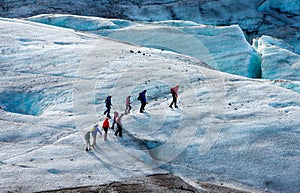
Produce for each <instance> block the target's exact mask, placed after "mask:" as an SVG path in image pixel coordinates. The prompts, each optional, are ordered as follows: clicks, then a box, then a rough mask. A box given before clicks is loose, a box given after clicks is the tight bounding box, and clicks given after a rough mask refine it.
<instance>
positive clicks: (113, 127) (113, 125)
mask: <svg viewBox="0 0 300 193" xmlns="http://www.w3.org/2000/svg"><path fill="white" fill-rule="evenodd" d="M115 123H116V120H114V122H113V124H112V126H111V129H112V130H114V129H115Z"/></svg>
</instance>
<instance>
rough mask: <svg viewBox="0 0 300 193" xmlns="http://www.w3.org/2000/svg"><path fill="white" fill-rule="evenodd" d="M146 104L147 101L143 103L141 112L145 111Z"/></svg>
mask: <svg viewBox="0 0 300 193" xmlns="http://www.w3.org/2000/svg"><path fill="white" fill-rule="evenodd" d="M145 106H146V103H142V106H141V109H140V112H141V113H142V112H144V110H145Z"/></svg>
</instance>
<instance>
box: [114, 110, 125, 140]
mask: <svg viewBox="0 0 300 193" xmlns="http://www.w3.org/2000/svg"><path fill="white" fill-rule="evenodd" d="M123 116H124V114H123V113H122V114H121V116H120V117H118V118H117V131H116V132H115V136H118V133H119V137H123V127H122V123H121V119H122V117H123Z"/></svg>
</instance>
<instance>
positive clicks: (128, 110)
mask: <svg viewBox="0 0 300 193" xmlns="http://www.w3.org/2000/svg"><path fill="white" fill-rule="evenodd" d="M130 110H131V105H129V109H128V112H127V113H128V114H130Z"/></svg>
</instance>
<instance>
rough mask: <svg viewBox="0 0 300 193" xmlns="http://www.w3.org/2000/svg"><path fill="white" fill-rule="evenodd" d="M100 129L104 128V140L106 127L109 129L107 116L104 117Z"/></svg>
mask: <svg viewBox="0 0 300 193" xmlns="http://www.w3.org/2000/svg"><path fill="white" fill-rule="evenodd" d="M102 129H103V130H104V141H106V139H107V132H108V129H109V121H108V117H106V118H105V120H104V121H103V124H102Z"/></svg>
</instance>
